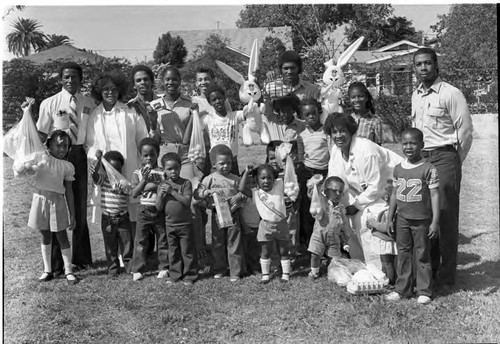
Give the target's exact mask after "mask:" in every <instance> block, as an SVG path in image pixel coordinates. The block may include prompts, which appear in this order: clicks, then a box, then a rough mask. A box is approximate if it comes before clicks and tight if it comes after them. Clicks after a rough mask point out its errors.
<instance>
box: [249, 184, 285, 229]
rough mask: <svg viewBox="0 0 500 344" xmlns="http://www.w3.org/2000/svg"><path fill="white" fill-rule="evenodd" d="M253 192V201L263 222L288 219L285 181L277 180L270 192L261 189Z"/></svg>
mask: <svg viewBox="0 0 500 344" xmlns="http://www.w3.org/2000/svg"><path fill="white" fill-rule="evenodd" d="M252 192H253V201H254V202H255V206H256V207H257V210H258V212H259V214H260V217H261V218H262V219H263V220H266V221H270V222H280V221H281V220H283V219H284V218H285V217H286V208H285V196H284V195H285V188H284V185H283V179H281V178H280V179H277V180H276V181H275V182H274V185H273V188H272V189H271V191H269V192H266V191H263V190H261V189H253V190H252Z"/></svg>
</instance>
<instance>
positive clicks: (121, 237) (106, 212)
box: [91, 150, 133, 277]
mask: <svg viewBox="0 0 500 344" xmlns="http://www.w3.org/2000/svg"><path fill="white" fill-rule="evenodd" d="M96 157H97V164H96V165H95V166H94V167H91V172H92V173H91V174H92V179H93V181H94V183H95V184H96V185H99V186H100V187H101V208H102V218H101V229H102V236H103V239H104V249H105V251H106V259H107V261H108V274H109V275H110V276H111V277H116V276H118V274H119V273H120V261H119V258H118V249H119V248H120V250H121V252H122V258H123V263H124V265H125V270H126V271H127V272H130V266H129V263H130V260H131V259H132V247H133V246H132V245H133V238H132V225H131V223H130V218H129V214H128V199H127V198H128V194H127V193H126V190H123V189H122V187H121V186H120V185H118V186H115V187H113V186H112V185H111V184H110V182H109V179H108V177H107V175H106V174H105V173H99V169H100V168H101V166H102V164H101V158H102V151H100V150H98V151H97V152H96ZM104 159H106V161H108V162H109V163H110V164H111V166H113V167H114V168H115V170H117V171H118V172H120V173H121V172H122V167H123V164H124V163H125V159H124V158H123V155H122V154H121V153H120V152H118V151H109V152H107V153H106V154H104Z"/></svg>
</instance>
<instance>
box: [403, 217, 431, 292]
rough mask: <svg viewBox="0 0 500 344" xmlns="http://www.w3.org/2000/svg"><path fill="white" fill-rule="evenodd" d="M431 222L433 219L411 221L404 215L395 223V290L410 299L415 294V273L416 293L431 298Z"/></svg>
mask: <svg viewBox="0 0 500 344" xmlns="http://www.w3.org/2000/svg"><path fill="white" fill-rule="evenodd" d="M430 222H431V221H430V219H427V220H408V219H405V218H403V217H402V216H398V218H397V220H396V245H397V248H398V263H397V264H398V265H397V275H398V277H397V280H396V285H395V290H396V291H397V292H398V293H399V294H400V295H402V296H404V297H411V296H412V294H413V280H414V275H415V274H416V277H417V294H418V295H419V296H420V295H425V296H429V297H431V296H432V268H431V255H430V248H431V247H430V240H429V237H428V236H427V234H429V225H430ZM414 270H416V271H414Z"/></svg>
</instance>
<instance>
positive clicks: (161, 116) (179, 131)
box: [150, 94, 192, 144]
mask: <svg viewBox="0 0 500 344" xmlns="http://www.w3.org/2000/svg"><path fill="white" fill-rule="evenodd" d="M150 104H151V107H152V108H153V109H155V110H156V112H157V113H158V124H159V128H160V133H161V143H162V144H165V143H179V144H181V143H182V139H183V137H184V132H185V131H186V127H187V125H188V123H189V119H190V117H191V104H192V102H191V98H189V97H187V96H185V95H182V94H181V95H180V96H179V98H177V99H176V100H175V101H174V103H173V106H172V107H170V105H169V104H168V102H167V101H166V100H165V98H164V97H162V98H159V99H157V100H155V101H152V102H151V103H150Z"/></svg>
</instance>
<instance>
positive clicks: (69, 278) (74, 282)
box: [66, 273, 78, 285]
mask: <svg viewBox="0 0 500 344" xmlns="http://www.w3.org/2000/svg"><path fill="white" fill-rule="evenodd" d="M71 277H73V278H71ZM66 281H67V282H68V284H69V285H73V284H77V283H78V279H77V278H76V277H75V275H73V274H72V273H69V274H66Z"/></svg>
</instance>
